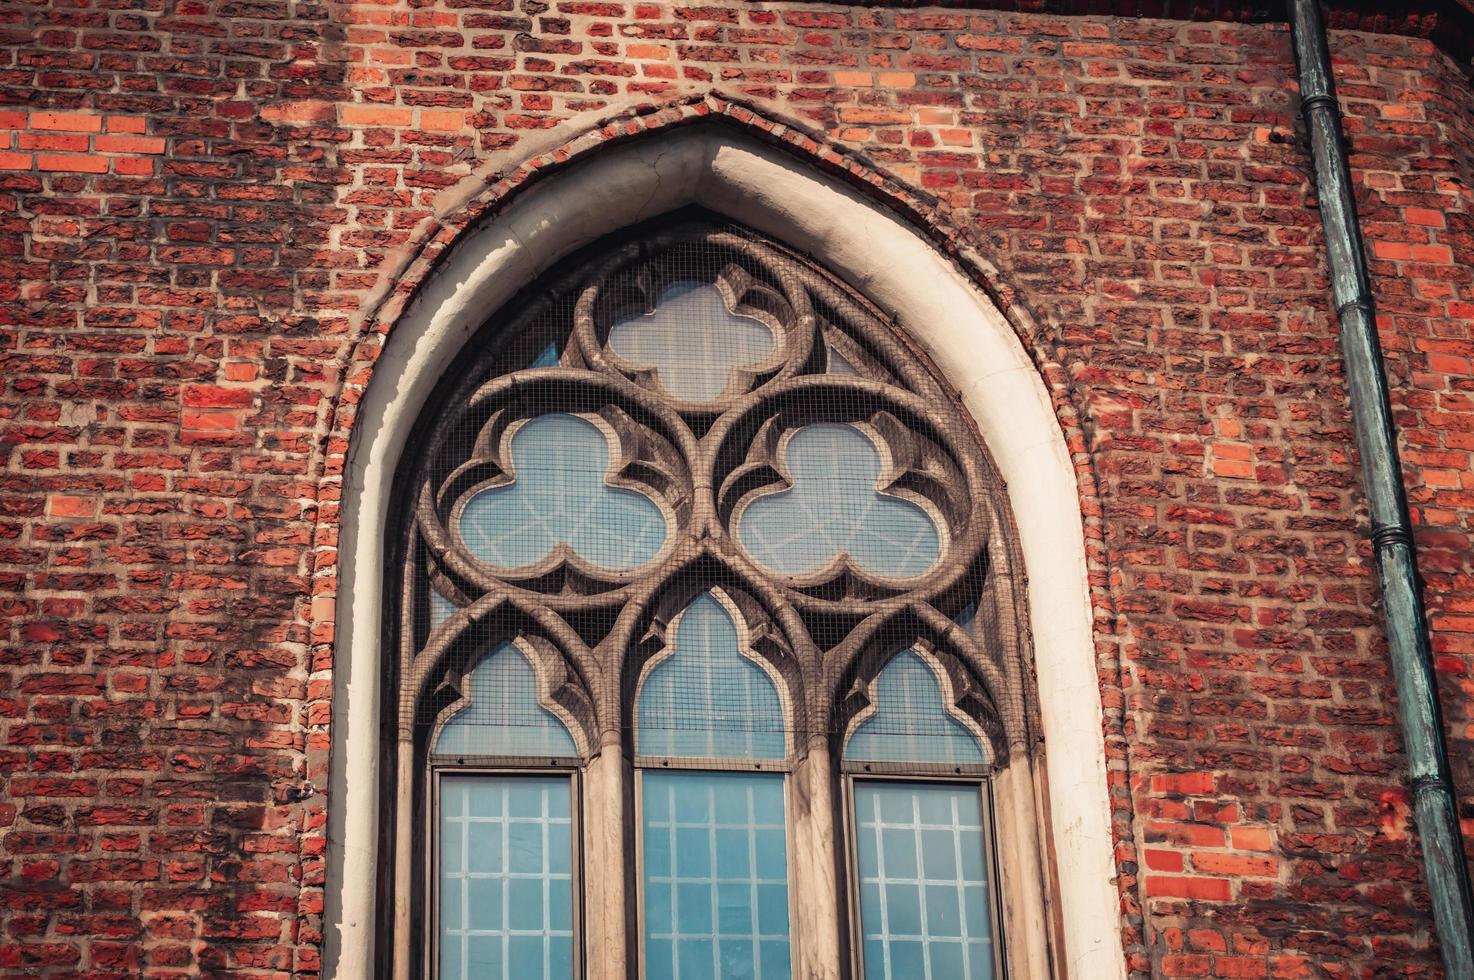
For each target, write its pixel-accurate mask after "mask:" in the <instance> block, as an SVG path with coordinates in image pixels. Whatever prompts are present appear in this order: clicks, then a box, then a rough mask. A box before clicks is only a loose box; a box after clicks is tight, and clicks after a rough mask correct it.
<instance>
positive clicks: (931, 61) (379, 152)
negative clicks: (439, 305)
mask: <svg viewBox="0 0 1474 980" xmlns="http://www.w3.org/2000/svg"><path fill="white" fill-rule="evenodd" d="M132 8H134V9H124V5H121V4H111V3H103V4H97V5H91V6H77V5H71V4H64V3H60V2H53V3H52V4H51V5H50V6H49V7H47V6H46V5H43V4H35V5H20V4H13V5H9V6H6V7H4V8H3V10H0V41H3V42H4V43H3V45H0V103H3V104H4V107H3V108H0V229H3V233H0V376H3V381H0V383H3V386H4V387H3V392H4V395H3V398H0V459H3V466H0V590H3V591H0V779H3V781H4V782H3V787H0V790H3V791H0V968H3V969H5V970H6V971H8V972H12V973H16V974H19V973H25V972H27V971H32V972H34V973H39V974H41V975H49V976H72V975H76V974H79V973H80V974H87V975H92V976H136V975H139V974H141V973H143V974H149V975H155V976H169V975H184V974H188V973H190V972H192V971H206V972H217V971H225V970H235V971H239V972H241V973H246V974H257V975H261V976H286V975H310V974H313V973H314V972H316V970H317V968H318V963H319V959H318V957H319V941H320V937H321V933H322V929H323V921H322V905H323V891H322V885H323V881H324V867H323V856H324V851H325V846H324V836H323V827H324V814H325V812H326V807H327V806H328V805H329V801H328V800H327V799H326V796H325V793H326V765H327V746H328V739H329V731H328V727H327V721H328V716H329V704H330V701H329V699H330V694H331V687H332V665H333V660H332V658H333V645H332V641H333V626H332V623H333V612H334V605H333V596H334V590H335V572H336V559H337V555H336V551H335V545H336V519H337V510H336V501H337V488H338V480H337V474H338V473H339V471H340V468H341V464H342V459H343V453H344V450H345V448H346V446H347V440H348V438H349V435H350V433H351V423H352V413H353V405H354V403H355V402H356V399H357V396H358V394H359V393H360V392H361V390H362V385H363V384H364V383H366V382H367V380H368V379H369V377H370V376H371V364H372V360H373V356H374V353H375V352H376V350H377V349H378V344H379V341H380V338H381V337H382V335H383V333H384V332H385V331H387V330H388V329H391V328H392V324H393V320H394V316H395V314H396V313H397V311H398V310H399V309H401V308H402V306H403V302H404V299H405V297H406V296H407V295H408V294H409V293H410V292H411V291H412V290H413V286H414V283H415V282H417V281H418V280H419V278H420V277H421V276H422V275H423V274H424V272H425V270H427V269H428V268H430V267H431V266H432V265H433V261H434V259H435V258H436V257H437V256H438V255H439V254H441V253H442V252H443V249H444V247H445V246H446V245H447V244H448V243H450V242H452V241H453V240H454V238H455V233H456V231H457V230H458V229H459V228H461V227H464V225H465V223H466V221H467V220H468V219H469V217H470V216H471V215H472V214H476V213H482V212H484V211H485V210H487V209H491V208H495V207H496V206H497V203H498V202H499V201H500V200H503V199H505V197H506V196H508V195H511V194H514V193H515V192H516V190H517V188H518V187H519V186H520V185H521V184H523V183H525V182H526V180H528V179H530V178H531V177H532V176H534V175H535V173H536V172H538V171H540V170H544V169H548V168H552V167H556V166H558V165H559V164H560V162H561V161H562V160H563V159H564V158H565V157H567V156H568V155H570V154H571V153H573V152H596V149H595V148H594V147H595V144H597V143H598V142H599V141H600V140H601V139H603V138H605V137H611V136H623V135H627V134H628V133H629V132H634V131H637V130H639V129H640V128H642V127H644V126H656V125H663V124H666V123H667V122H669V121H670V119H671V118H674V117H690V116H694V115H700V114H708V115H723V114H728V115H730V116H732V117H733V118H735V119H739V120H741V121H742V124H744V125H747V126H748V127H749V128H754V129H757V130H759V131H765V132H769V133H770V135H771V136H772V137H773V138H775V139H779V140H786V141H787V142H789V143H790V144H794V145H795V147H796V149H800V148H799V147H798V144H802V143H804V142H805V141H804V139H803V136H804V135H807V136H811V137H813V140H814V146H815V147H818V148H819V162H818V163H817V165H828V166H835V165H842V166H844V167H847V168H849V171H848V172H849V173H850V174H851V176H852V177H853V179H855V180H856V181H857V182H859V183H862V184H864V185H865V186H870V187H872V188H873V190H874V192H875V193H876V194H878V195H881V196H884V197H886V198H887V199H888V200H889V201H890V202H891V203H893V204H895V205H896V206H898V207H901V208H902V209H903V210H906V211H908V213H912V214H913V215H914V216H915V217H916V218H917V220H918V221H919V222H921V223H923V224H925V225H927V226H928V227H929V228H930V229H931V231H932V232H933V233H934V234H935V235H936V236H937V237H938V240H939V244H941V245H942V246H943V247H947V246H948V245H949V244H957V243H959V242H969V243H972V244H973V245H975V246H976V249H977V251H978V252H979V253H980V254H982V255H984V256H986V257H987V259H989V260H990V261H991V262H992V263H994V264H995V265H996V272H992V273H988V274H986V275H985V276H984V278H985V279H986V282H985V285H987V287H988V288H989V289H990V290H992V291H993V293H994V294H995V296H997V297H998V298H999V300H1000V302H1001V303H1003V304H1004V305H1006V306H1008V307H1009V308H1010V309H1011V310H1012V312H1013V314H1014V317H1015V319H1016V321H1017V322H1019V323H1020V324H1023V325H1025V327H1026V329H1027V330H1028V332H1029V336H1028V337H1027V338H1026V340H1027V342H1028V343H1029V345H1030V347H1031V349H1032V351H1033V353H1034V355H1035V357H1036V359H1037V360H1038V362H1039V364H1040V367H1041V370H1042V371H1043V372H1044V374H1045V376H1046V379H1047V381H1048V382H1049V384H1050V385H1051V387H1052V389H1053V390H1054V392H1055V395H1056V399H1057V403H1058V407H1059V410H1060V415H1061V420H1062V424H1063V425H1064V426H1065V428H1066V431H1067V433H1068V434H1069V436H1070V438H1071V439H1072V444H1073V445H1074V447H1075V448H1076V449H1077V450H1078V453H1079V455H1078V457H1077V458H1078V462H1079V466H1080V472H1081V475H1082V506H1083V507H1084V508H1085V510H1086V514H1087V518H1088V528H1089V533H1090V535H1091V541H1090V546H1091V551H1090V554H1091V561H1092V564H1093V569H1092V571H1093V576H1094V578H1093V583H1094V588H1095V597H1096V603H1097V624H1098V639H1099V644H1098V646H1099V653H1100V668H1101V686H1102V693H1103V696H1104V699H1105V702H1106V706H1107V712H1106V717H1105V719H1104V724H1105V726H1106V731H1107V738H1108V745H1109V750H1110V753H1111V769H1112V775H1113V781H1114V782H1113V793H1114V800H1115V806H1116V813H1115V819H1116V830H1117V834H1118V855H1119V859H1120V868H1121V879H1120V881H1121V888H1122V900H1123V907H1124V909H1125V922H1126V926H1127V947H1128V948H1127V950H1126V955H1127V956H1128V957H1129V961H1130V963H1131V965H1132V967H1133V968H1134V969H1135V970H1136V971H1137V972H1138V973H1139V974H1140V975H1146V974H1148V973H1152V974H1155V975H1158V976H1166V977H1179V976H1180V977H1202V976H1208V977H1284V978H1299V977H1322V976H1324V977H1338V978H1340V977H1364V976H1371V975H1374V974H1376V975H1382V974H1381V973H1380V972H1379V971H1384V970H1386V969H1388V968H1389V965H1390V968H1393V969H1395V970H1396V971H1397V972H1398V973H1399V975H1415V976H1435V975H1438V970H1437V960H1436V955H1435V953H1434V952H1433V949H1432V945H1431V938H1430V934H1429V929H1430V926H1429V917H1428V915H1427V912H1426V904H1427V899H1426V894H1425V891H1424V888H1423V885H1422V883H1421V878H1420V867H1419V863H1418V853H1417V847H1416V841H1415V839H1414V838H1413V836H1412V833H1411V827H1410V825H1409V818H1408V808H1407V802H1406V794H1405V792H1404V789H1403V785H1402V773H1403V771H1404V768H1405V762H1404V759H1403V757H1402V756H1401V754H1400V748H1399V740H1398V735H1397V728H1396V723H1395V718H1396V716H1395V711H1394V706H1393V699H1392V686H1391V683H1390V679H1389V676H1388V667H1387V662H1386V656H1385V651H1384V646H1383V640H1382V635H1381V632H1380V627H1379V619H1378V611H1377V607H1376V589H1375V581H1374V577H1373V576H1372V573H1371V568H1370V557H1369V556H1370V553H1369V550H1368V548H1367V546H1366V544H1365V542H1364V531H1365V523H1366V522H1365V515H1364V512H1363V510H1362V509H1361V507H1360V504H1359V499H1358V493H1359V491H1358V480H1357V477H1356V474H1355V470H1354V469H1353V465H1354V456H1353V452H1352V448H1351V442H1350V432H1349V423H1348V413H1347V409H1346V404H1345V392H1344V389H1343V385H1342V378H1341V370H1340V365H1339V361H1338V357H1337V353H1336V347H1335V334H1334V324H1333V323H1332V321H1331V319H1330V318H1329V316H1328V311H1327V308H1326V306H1327V303H1326V287H1325V282H1324V265H1323V261H1322V256H1321V251H1320V228H1319V219H1318V215H1317V214H1316V212H1315V211H1314V209H1313V195H1312V193H1311V190H1310V187H1309V181H1308V170H1309V165H1308V160H1307V157H1306V154H1305V149H1304V145H1303V135H1302V134H1301V132H1300V129H1299V126H1298V122H1297V119H1296V116H1295V111H1294V86H1293V63H1292V59H1291V57H1290V53H1289V46H1288V39H1287V34H1286V32H1285V30H1284V29H1283V28H1282V27H1278V26H1238V27H1236V26H1229V25H1222V24H1185V23H1168V22H1160V21H1135V20H1111V21H1107V20H1093V19H1086V18H1049V17H1028V16H1021V15H1013V14H998V13H986V12H977V13H966V12H955V11H948V12H941V11H934V10H905V9H878V8H871V9H865V8H856V7H845V8H837V7H818V6H809V5H796V4H794V5H786V6H771V7H768V6H762V5H750V4H737V3H729V4H725V5H715V6H710V7H671V6H668V5H666V4H661V3H635V2H630V3H624V2H560V0H550V2H544V0H521V3H520V5H514V4H513V3H512V2H511V0H479V2H470V0H439V2H438V3H432V2H427V3H420V4H415V5H412V6H410V5H399V6H394V5H388V4H370V3H320V2H313V0H302V2H286V0H253V2H229V0H213V2H212V0H178V2H177V3H172V4H160V3H144V4H136V5H132ZM1333 49H1334V50H1335V52H1336V54H1337V56H1338V77H1339V82H1340V85H1341V93H1342V101H1343V104H1344V105H1345V106H1346V109H1347V112H1348V119H1347V127H1348V130H1349V131H1350V133H1351V136H1352V143H1353V150H1354V157H1353V166H1354V167H1355V168H1356V172H1357V176H1358V179H1359V180H1360V182H1361V192H1362V211H1363V214H1364V216H1365V220H1366V230H1367V238H1368V242H1369V247H1370V248H1371V250H1372V255H1373V257H1374V273H1375V274H1376V276H1377V288H1378V292H1379V302H1380V304H1381V320H1380V323H1381V326H1382V328H1383V339H1384V343H1385V344H1386V346H1387V348H1388V351H1389V361H1390V364H1389V369H1390V372H1391V375H1392V380H1393V386H1394V389H1395V399H1396V402H1397V406H1398V411H1399V415H1398V418H1399V422H1400V423H1401V425H1402V426H1403V429H1404V451H1405V453H1406V456H1405V461H1406V464H1407V467H1406V468H1407V476H1408V481H1409V485H1410V487H1411V488H1412V495H1413V501H1414V508H1415V516H1416V518H1417V520H1418V522H1419V526H1420V532H1419V537H1420V544H1421V546H1422V552H1421V554H1422V559H1423V564H1424V571H1425V574H1426V575H1427V578H1428V585H1429V605H1430V608H1431V611H1432V615H1433V621H1434V626H1435V643H1436V646H1437V652H1438V657H1439V660H1438V666H1439V669H1440V672H1441V678H1442V680H1443V690H1444V694H1445V697H1446V704H1447V706H1448V716H1449V717H1448V720H1449V723H1450V728H1451V734H1452V736H1453V738H1454V752H1455V755H1456V757H1460V758H1461V760H1462V761H1461V762H1460V763H1459V769H1458V775H1459V777H1460V779H1461V785H1462V786H1463V788H1464V790H1465V795H1464V797H1463V799H1464V804H1465V813H1466V815H1470V816H1471V818H1474V796H1471V795H1470V794H1471V793H1474V764H1471V762H1470V760H1471V759H1474V599H1471V598H1470V597H1471V595H1474V548H1471V545H1470V534H1471V526H1470V525H1471V513H1474V485H1471V484H1474V466H1471V454H1474V371H1471V360H1474V339H1471V336H1470V324H1471V322H1474V283H1471V272H1470V270H1471V268H1474V234H1471V231H1474V219H1471V214H1474V201H1471V197H1470V195H1471V187H1474V183H1471V181H1474V161H1471V157H1470V154H1471V151H1474V121H1471V119H1470V112H1471V108H1474V96H1471V92H1470V89H1469V87H1468V85H1467V84H1466V83H1465V82H1464V81H1463V80H1462V78H1461V77H1460V75H1459V73H1458V72H1457V71H1456V70H1455V69H1454V68H1453V67H1452V66H1451V65H1450V64H1449V63H1448V62H1447V61H1446V60H1445V59H1443V57H1442V56H1441V55H1439V54H1437V53H1436V52H1435V51H1433V49H1432V48H1431V47H1430V46H1429V45H1427V44H1426V43H1424V42H1420V41H1413V40H1408V39H1402V38H1394V37H1378V36H1370V35H1357V34H1338V35H1336V36H1335V38H1334V39H1333ZM707 97H711V98H707ZM716 97H720V99H717V98H716ZM703 98H707V101H701V100H702V99H703ZM666 104H672V105H681V106H684V107H685V108H684V109H681V110H679V111H673V112H670V113H666V114H659V113H656V114H651V115H644V116H642V117H641V122H640V123H639V124H637V125H631V126H629V127H611V128H610V129H608V130H606V131H603V132H598V127H599V126H600V125H602V124H604V123H606V122H608V121H610V120H611V119H615V118H618V117H624V116H628V115H629V114H630V113H631V111H632V110H633V109H635V108H636V107H638V110H639V111H640V112H643V113H649V112H650V111H651V110H653V109H656V108H658V107H660V106H662V105H666ZM741 104H745V105H748V106H751V107H752V108H753V109H754V110H756V112H757V113H759V114H760V115H758V116H753V117H751V118H749V116H748V114H747V113H745V112H744V111H742V110H741V109H740V108H739V106H740V105H741ZM765 120H768V121H765ZM775 124H776V125H775ZM785 127H787V128H785ZM591 132H592V133H594V135H593V136H585V135H584V134H587V133H591ZM570 144H571V147H572V148H571V149H570V150H569V151H567V152H562V151H557V148H558V147H560V146H569V145H570ZM810 148H813V147H810ZM824 160H827V161H829V162H828V164H825V163H823V161H824ZM527 161H533V163H532V164H531V165H528V166H525V167H524V166H523V164H524V163H526V162H527ZM519 167H520V168H521V169H519ZM467 202H470V203H469V204H468V203H467ZM1039 587H1043V586H1042V585H1041V586H1039ZM1047 682H1048V679H1045V683H1047ZM1471 823H1474V819H1471ZM1469 829H1470V831H1471V834H1474V826H1470V828H1469Z"/></svg>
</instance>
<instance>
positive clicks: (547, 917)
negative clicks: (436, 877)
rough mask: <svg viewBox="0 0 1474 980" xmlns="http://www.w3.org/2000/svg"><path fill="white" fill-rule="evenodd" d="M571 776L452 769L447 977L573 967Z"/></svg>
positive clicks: (444, 835) (443, 863)
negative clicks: (461, 773) (463, 773)
mask: <svg viewBox="0 0 1474 980" xmlns="http://www.w3.org/2000/svg"><path fill="white" fill-rule="evenodd" d="M571 802H572V801H571V787H570V783H569V780H568V778H567V777H554V776H450V775H447V776H444V777H442V778H441V783H440V860H439V871H440V882H439V884H440V930H439V939H440V980H566V978H570V977H572V976H573V891H572V886H573V873H572V868H573V837H572V826H573V824H572V817H571V811H570V808H571Z"/></svg>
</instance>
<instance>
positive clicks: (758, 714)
mask: <svg viewBox="0 0 1474 980" xmlns="http://www.w3.org/2000/svg"><path fill="white" fill-rule="evenodd" d="M672 632H673V639H672V640H671V641H670V642H671V643H672V645H673V646H674V648H675V649H674V652H673V653H672V654H670V656H668V657H666V659H664V660H662V661H660V662H659V663H657V664H656V665H655V667H654V668H652V669H651V671H650V673H649V675H648V676H647V677H646V678H645V682H644V683H643V684H642V685H640V694H639V701H638V704H637V706H636V715H635V717H636V728H635V732H636V734H635V744H636V751H637V752H639V753H640V754H641V755H657V756H685V757H689V758H698V759H782V758H783V757H784V736H783V729H784V725H783V705H782V703H781V702H780V700H779V698H778V689H777V688H776V687H775V686H774V684H773V680H772V678H771V677H769V676H768V673H767V671H765V670H764V669H763V668H762V667H759V666H758V665H757V664H755V663H753V662H752V661H751V660H749V659H748V658H747V657H744V656H743V655H742V652H741V650H740V648H739V646H738V635H737V624H736V623H735V622H734V621H733V619H732V616H731V614H730V613H728V612H727V609H726V607H725V606H723V605H722V604H721V603H720V602H719V601H717V599H716V598H715V597H713V596H712V594H711V593H707V594H705V595H703V596H701V597H700V598H698V599H697V600H696V601H695V602H693V603H691V605H689V606H687V607H686V609H685V610H684V611H682V613H681V614H680V616H679V617H678V618H677V620H676V622H675V625H674V629H673V631H672Z"/></svg>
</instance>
